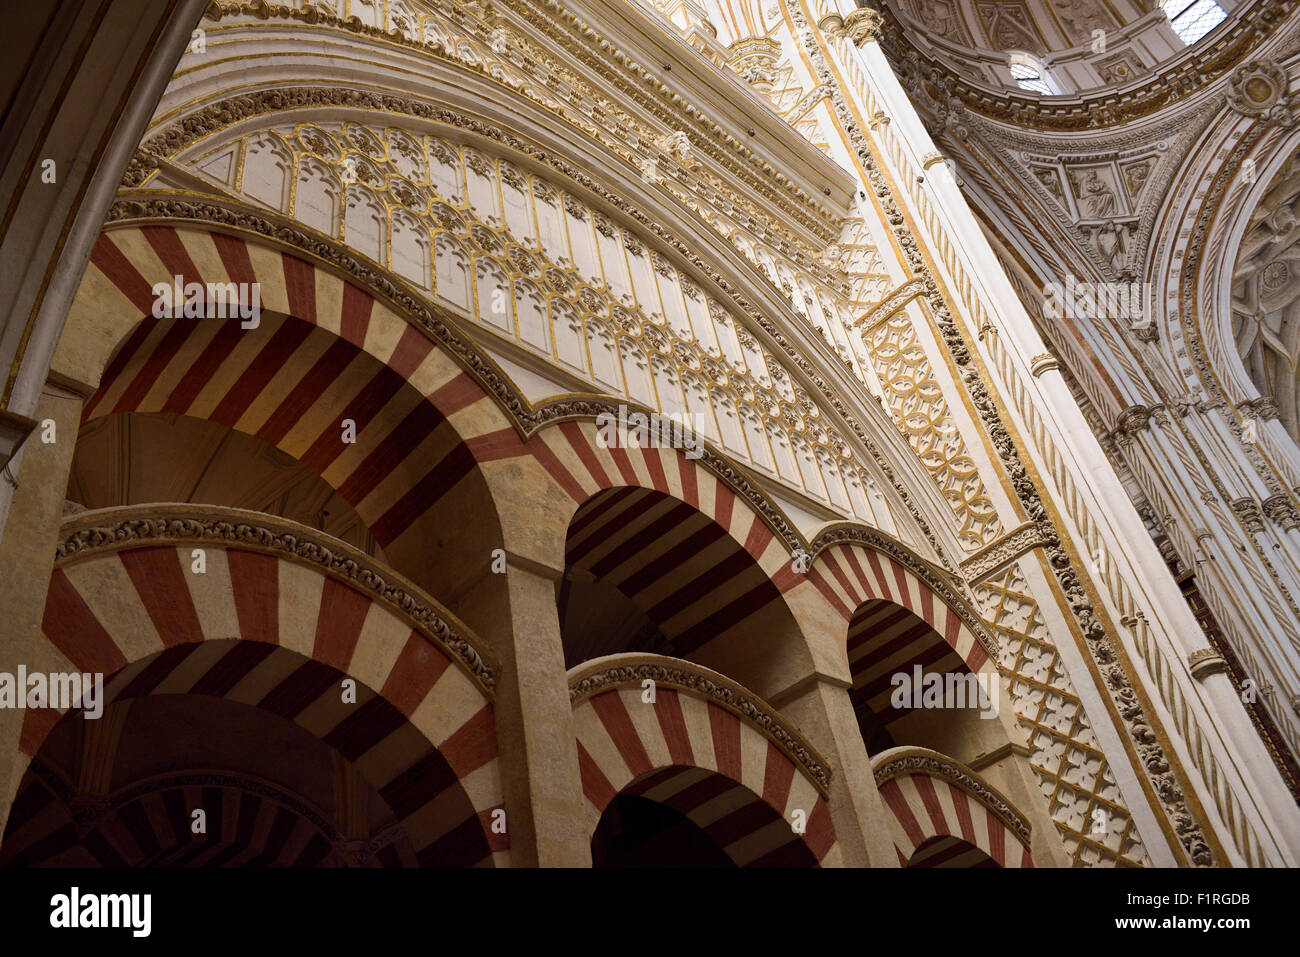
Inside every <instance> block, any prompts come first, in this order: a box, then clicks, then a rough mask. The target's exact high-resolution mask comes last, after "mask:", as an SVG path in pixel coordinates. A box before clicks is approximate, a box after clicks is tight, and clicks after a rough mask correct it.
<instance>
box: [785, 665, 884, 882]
mask: <svg viewBox="0 0 1300 957" xmlns="http://www.w3.org/2000/svg"><path fill="white" fill-rule="evenodd" d="M771 704H772V706H773V707H775V708H777V709H779V710H780V711H781V713H782V714H783V715H785V716H786V717H787V718H788V719H789V720H790V722H791V723H792V724H793V725H794V726H795V727H797V728H798V729H799V730H800V731H801V732H802V733H803V735H804V736H805V737H806V738H807V739H808V740H809V742H811V743H812V745H813V746H814V747H815V748H817V750H818V751H820V752H821V753H822V756H823V757H825V758H826V760H827V761H828V762H829V763H830V766H831V769H832V773H831V793H830V798H829V804H830V812H831V822H832V823H833V824H834V825H835V837H836V839H837V840H838V841H839V845H840V850H841V852H842V853H843V855H844V866H846V867H897V866H898V855H897V854H896V853H895V851H894V843H893V841H892V840H891V839H890V836H889V825H888V821H889V814H888V812H887V811H886V810H885V804H884V801H882V800H881V797H880V791H879V790H877V788H876V779H875V778H874V777H873V776H872V774H871V759H870V757H868V755H867V746H866V744H865V742H863V740H862V732H861V731H860V730H859V728H858V719H857V716H856V715H855V714H854V713H853V703H852V702H851V701H850V700H849V689H848V686H847V685H846V684H845V683H844V682H843V681H838V680H836V679H833V678H830V677H827V676H825V675H821V674H814V675H810V676H809V677H808V678H806V679H804V680H803V681H800V682H799V683H798V684H796V685H794V686H792V687H790V688H789V689H787V690H786V691H784V692H782V693H781V694H778V695H775V696H774V700H773V701H772V702H771Z"/></svg>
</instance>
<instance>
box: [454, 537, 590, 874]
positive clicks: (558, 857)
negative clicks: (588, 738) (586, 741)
mask: <svg viewBox="0 0 1300 957" xmlns="http://www.w3.org/2000/svg"><path fill="white" fill-rule="evenodd" d="M505 556H506V571H505V576H504V577H505V591H506V601H504V602H502V601H501V600H500V594H501V593H500V589H499V585H500V582H499V580H495V579H497V576H496V575H488V576H486V578H487V580H486V581H485V582H484V583H483V586H481V587H479V588H476V589H475V590H474V591H472V592H471V593H470V594H468V595H466V596H465V599H464V601H463V602H462V603H461V606H462V608H464V606H466V605H468V606H471V607H470V608H468V609H466V611H469V612H470V614H471V615H472V617H473V619H474V621H475V622H477V623H478V627H479V628H481V629H482V630H481V631H480V634H481V635H482V636H483V638H484V639H485V640H487V641H488V642H489V643H490V644H491V645H492V646H493V650H494V651H495V652H496V653H497V656H498V657H499V658H500V661H501V676H500V679H499V680H498V682H497V688H496V708H495V712H496V728H497V743H498V747H499V749H500V752H499V753H500V762H501V773H502V784H503V787H504V790H505V800H506V828H507V831H508V833H509V835H510V854H511V860H512V861H513V863H514V864H515V865H516V866H540V867H589V866H591V846H590V843H589V842H588V838H587V836H586V835H585V834H584V833H583V829H582V821H583V819H584V818H583V813H584V807H583V801H584V798H583V794H582V780H581V777H580V775H579V772H578V744H577V740H578V739H577V733H576V731H575V729H574V724H573V709H572V707H571V706H570V704H569V685H568V680H567V678H566V675H565V668H564V646H563V642H562V640H561V636H560V618H559V609H558V607H557V605H556V600H555V596H556V586H557V584H558V582H559V580H560V578H561V576H562V575H563V573H564V570H563V568H554V567H551V566H550V565H547V564H543V563H541V562H538V561H536V560H534V559H530V558H527V557H525V556H522V555H519V554H517V553H515V552H513V551H510V550H508V549H507V550H505ZM458 614H462V617H469V616H468V615H465V614H463V613H462V612H461V611H459V610H458Z"/></svg>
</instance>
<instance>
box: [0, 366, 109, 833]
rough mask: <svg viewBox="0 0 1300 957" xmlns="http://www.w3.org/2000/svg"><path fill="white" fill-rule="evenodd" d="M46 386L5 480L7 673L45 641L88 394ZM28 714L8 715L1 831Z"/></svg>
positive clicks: (1, 649)
mask: <svg viewBox="0 0 1300 957" xmlns="http://www.w3.org/2000/svg"><path fill="white" fill-rule="evenodd" d="M61 381H63V382H64V384H62V385H56V384H54V381H53V380H51V381H50V382H47V383H46V386H45V389H44V391H43V392H42V394H41V398H40V401H39V402H38V403H37V405H36V415H35V418H36V429H35V431H34V432H33V433H32V435H31V437H30V438H29V439H28V440H27V443H26V444H25V445H24V446H23V448H22V450H21V452H20V454H19V457H18V459H17V461H16V462H14V463H11V466H10V468H9V469H7V470H5V471H4V472H3V473H2V474H0V482H3V483H5V484H7V485H8V486H9V487H10V488H11V489H12V491H13V499H12V501H13V511H12V513H11V515H10V520H9V521H8V522H7V523H6V524H5V529H4V536H3V538H2V539H0V582H3V583H4V587H3V588H0V671H6V672H9V673H10V674H12V673H14V672H16V671H17V668H18V665H19V664H29V663H30V662H31V657H32V652H33V650H34V649H35V647H36V641H37V639H38V638H39V636H40V631H41V618H42V616H43V614H44V612H45V593H46V591H48V590H49V585H50V575H51V573H52V572H53V570H54V547H55V544H56V543H57V541H58V535H59V525H60V524H61V523H62V521H63V501H64V494H65V493H66V491H67V488H68V475H69V473H70V472H71V470H72V455H73V452H74V450H75V449H76V445H77V427H78V425H79V423H80V420H81V407H82V404H83V402H84V396H85V395H86V394H88V389H87V388H85V387H82V386H80V385H78V384H76V383H71V382H67V381H66V380H61ZM50 439H52V441H49V440H50ZM25 714H26V711H24V710H22V709H15V708H3V709H0V754H3V755H4V760H3V762H2V763H0V833H3V827H4V823H5V821H7V820H8V818H9V806H10V804H11V803H12V801H13V798H14V794H15V792H16V791H17V789H18V783H19V781H20V780H21V779H22V776H23V772H24V771H25V770H26V768H27V761H28V758H27V757H26V756H25V755H23V754H22V753H21V751H20V750H19V739H20V736H21V733H22V726H23V716H24V715H25Z"/></svg>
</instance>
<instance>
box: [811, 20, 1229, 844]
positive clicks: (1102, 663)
mask: <svg viewBox="0 0 1300 957" xmlns="http://www.w3.org/2000/svg"><path fill="white" fill-rule="evenodd" d="M788 9H789V15H790V17H791V19H792V20H793V22H794V26H795V30H796V34H797V36H798V37H799V39H800V41H801V42H802V43H803V45H804V49H805V51H806V52H807V54H808V58H809V60H810V61H811V62H812V64H813V69H814V72H815V74H816V78H817V80H818V82H830V81H831V78H832V74H831V70H830V67H829V66H828V65H827V63H826V61H825V58H824V57H823V55H822V52H821V49H820V47H819V46H818V43H817V38H816V36H815V35H814V33H813V31H812V30H811V29H810V28H809V26H808V22H807V20H806V19H805V17H804V15H803V12H802V11H801V10H800V9H799V8H798V7H795V6H791V7H789V8H788ZM831 102H832V104H833V106H834V108H835V112H836V116H837V118H838V119H839V122H840V125H841V127H842V128H843V129H844V130H845V132H846V133H847V135H848V137H849V141H850V145H851V146H852V149H853V151H854V152H855V154H856V155H857V157H858V161H859V162H860V163H861V164H862V168H863V170H864V171H865V172H866V175H867V180H868V182H869V184H870V186H871V189H872V191H873V192H874V193H875V194H876V197H877V199H878V201H879V202H880V204H881V208H882V210H883V211H884V215H885V219H886V221H887V222H888V223H889V224H890V226H891V227H892V228H893V231H894V237H895V240H896V241H897V243H898V246H899V248H900V249H901V251H902V253H903V255H904V258H905V260H906V262H907V266H908V268H909V269H910V270H911V272H912V275H914V276H915V277H917V278H918V279H919V280H921V281H922V283H923V284H924V286H925V290H926V294H925V301H926V303H927V305H928V306H929V309H930V312H931V315H932V316H933V318H934V321H935V324H936V326H937V327H938V330H939V333H940V336H941V338H942V340H943V344H944V346H945V347H946V348H947V350H948V352H949V354H950V355H951V356H952V359H953V362H955V363H956V365H957V367H958V370H959V372H958V379H959V381H960V382H961V383H962V384H963V386H964V387H965V389H966V391H967V393H968V395H969V396H970V399H971V402H972V404H973V405H974V407H975V409H976V411H977V412H978V414H979V416H980V419H981V421H982V422H983V423H984V427H985V430H986V432H987V434H988V436H989V438H990V440H991V443H992V447H993V449H994V451H995V452H996V453H997V455H998V458H999V459H1000V460H1001V462H1002V465H1003V468H1004V470H1005V474H1006V476H1007V478H1008V481H1009V483H1010V485H1011V488H1012V490H1013V492H1014V493H1015V496H1016V498H1017V499H1018V500H1019V501H1020V503H1021V504H1022V506H1023V507H1024V509H1025V513H1026V515H1027V516H1028V517H1029V519H1030V521H1032V522H1033V523H1034V524H1035V525H1036V526H1037V527H1038V529H1039V531H1040V533H1041V534H1042V536H1043V542H1044V545H1043V549H1044V553H1045V555H1046V557H1047V560H1048V565H1049V567H1050V568H1051V570H1052V573H1053V575H1054V576H1055V577H1056V579H1057V582H1058V583H1059V585H1060V587H1061V590H1062V592H1063V593H1064V596H1065V601H1066V603H1067V605H1068V606H1069V608H1070V611H1071V614H1072V615H1073V617H1074V619H1075V621H1076V622H1077V625H1078V627H1079V629H1080V631H1081V633H1082V635H1083V639H1084V642H1085V647H1086V648H1087V650H1088V653H1089V654H1090V655H1091V657H1092V659H1093V662H1094V663H1095V665H1096V667H1097V668H1098V670H1099V672H1100V673H1101V675H1102V686H1103V687H1104V688H1105V690H1106V691H1107V692H1108V693H1109V694H1110V697H1111V700H1112V703H1113V705H1114V707H1115V709H1116V711H1117V712H1118V714H1119V716H1120V718H1121V720H1122V721H1123V726H1124V730H1125V732H1126V734H1127V736H1128V738H1129V743H1130V745H1131V747H1132V748H1133V750H1134V752H1135V755H1136V762H1135V763H1136V765H1137V767H1138V768H1140V769H1141V770H1142V771H1145V773H1146V776H1147V779H1148V781H1149V782H1150V786H1151V789H1152V791H1153V792H1154V794H1155V795H1156V797H1157V799H1158V800H1159V802H1160V805H1161V809H1162V810H1163V812H1164V814H1165V816H1166V819H1167V820H1168V822H1169V824H1170V826H1171V827H1172V829H1173V832H1174V834H1175V835H1176V837H1177V839H1178V841H1179V843H1180V844H1181V845H1182V847H1183V849H1184V850H1185V852H1186V853H1187V856H1188V858H1189V859H1190V860H1191V862H1192V863H1193V864H1195V865H1197V866H1206V867H1209V866H1214V864H1215V856H1214V852H1213V851H1212V850H1211V848H1210V846H1209V844H1208V842H1207V841H1206V838H1205V834H1204V832H1203V830H1202V828H1201V825H1200V824H1199V823H1198V822H1197V821H1196V818H1195V817H1194V816H1193V815H1192V811H1191V808H1190V807H1189V805H1188V802H1187V797H1186V795H1185V794H1184V793H1183V789H1182V787H1181V785H1180V784H1179V781H1178V776H1177V774H1176V773H1175V771H1174V769H1173V767H1172V765H1171V764H1170V761H1169V758H1168V756H1167V755H1166V753H1165V749H1164V747H1163V746H1162V745H1161V743H1160V739H1159V738H1158V737H1157V735H1156V733H1155V731H1154V729H1153V728H1152V727H1151V721H1150V718H1149V717H1148V716H1147V714H1146V711H1145V709H1144V708H1143V707H1142V705H1141V703H1140V702H1139V700H1138V696H1137V692H1136V691H1135V690H1134V687H1133V677H1132V676H1131V675H1130V673H1129V670H1128V669H1127V668H1126V667H1125V666H1124V664H1123V663H1122V662H1121V658H1120V655H1119V654H1118V652H1117V651H1116V649H1115V646H1114V642H1113V639H1112V638H1111V637H1110V636H1109V635H1108V634H1107V633H1106V629H1105V627H1104V626H1103V624H1102V622H1101V619H1100V616H1099V615H1098V613H1097V610H1096V608H1095V607H1094V606H1093V603H1092V600H1091V599H1090V598H1089V596H1088V591H1087V589H1086V588H1085V587H1084V585H1083V581H1082V580H1081V578H1080V576H1079V573H1078V572H1077V571H1076V570H1075V565H1074V559H1073V558H1072V557H1071V554H1070V552H1069V550H1068V549H1066V548H1065V547H1064V545H1063V544H1062V542H1061V540H1060V537H1059V535H1058V533H1057V530H1056V527H1055V526H1054V524H1053V522H1052V519H1051V516H1050V514H1049V513H1048V511H1047V508H1046V506H1045V505H1044V504H1043V501H1042V498H1041V496H1040V494H1039V491H1038V488H1037V486H1036V485H1035V484H1034V481H1033V479H1032V478H1031V477H1030V473H1029V470H1028V469H1027V468H1026V467H1025V464H1024V462H1023V460H1022V459H1021V457H1020V452H1019V450H1018V449H1017V448H1016V444H1015V440H1014V439H1013V438H1012V437H1011V434H1010V432H1009V431H1008V430H1007V427H1006V425H1005V423H1004V422H1003V421H1002V417H1001V415H1000V413H999V412H998V409H997V403H996V402H995V401H994V398H993V396H992V395H991V394H990V392H989V389H988V386H987V384H986V383H985V382H984V380H983V379H982V378H981V376H980V374H979V371H978V369H977V368H976V366H975V364H974V360H973V357H972V356H971V354H970V349H969V348H968V347H967V345H966V342H965V340H964V338H963V336H962V333H961V329H960V328H959V326H958V324H957V321H956V320H955V319H954V317H953V315H952V312H951V310H950V309H949V308H948V304H947V302H946V301H945V300H944V297H943V295H942V293H941V292H940V290H939V286H938V283H937V282H936V281H935V279H934V277H933V275H932V274H931V273H930V269H929V266H928V265H927V264H926V262H925V256H924V255H923V254H922V252H921V249H920V246H919V244H918V243H917V240H916V238H915V237H914V236H913V235H912V234H911V231H910V229H909V228H908V226H907V218H906V217H905V216H904V215H903V212H902V210H901V209H900V208H899V205H898V201H897V199H896V198H895V197H894V195H893V193H892V191H891V189H890V187H889V184H888V182H887V180H886V179H885V175H884V173H883V172H882V171H881V169H880V167H879V166H878V164H877V163H876V159H875V156H874V154H873V153H872V150H871V144H870V142H869V140H868V139H867V137H866V136H865V135H864V134H863V132H862V130H861V129H859V127H858V125H857V122H856V120H855V119H854V116H853V112H852V110H850V108H849V106H848V103H847V102H846V100H845V98H844V95H843V93H842V92H841V91H839V90H838V89H837V90H836V91H835V93H834V94H833V95H832V100H831Z"/></svg>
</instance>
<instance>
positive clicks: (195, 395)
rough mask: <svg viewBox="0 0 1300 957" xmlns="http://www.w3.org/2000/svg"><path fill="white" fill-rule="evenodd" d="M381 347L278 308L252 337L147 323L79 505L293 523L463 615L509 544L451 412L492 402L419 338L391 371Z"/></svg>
mask: <svg viewBox="0 0 1300 957" xmlns="http://www.w3.org/2000/svg"><path fill="white" fill-rule="evenodd" d="M395 331H396V330H391V331H390V333H389V334H391V333H392V332H395ZM347 336H351V338H348V337H347ZM373 338H375V336H374V335H370V337H369V338H367V334H366V333H365V331H364V329H362V330H358V329H356V328H353V327H352V326H351V325H349V324H348V323H344V327H343V330H342V334H339V333H336V332H334V331H331V330H330V329H328V328H325V327H323V326H321V325H317V324H314V323H312V322H308V321H305V320H303V319H300V318H296V317H294V316H288V315H283V314H279V313H274V312H270V311H265V310H264V311H263V312H262V313H261V316H260V321H259V323H258V325H257V326H256V328H248V329H245V328H242V325H241V323H240V322H239V321H238V320H236V319H220V318H200V319H181V318H175V319H171V318H163V319H155V318H145V319H143V320H141V321H140V322H139V323H138V324H137V325H136V326H135V327H133V328H132V329H131V331H130V332H129V333H128V334H126V335H125V336H124V337H123V338H122V340H121V341H120V342H119V343H118V346H117V348H116V350H115V351H114V353H113V355H112V357H111V359H110V360H109V361H108V363H107V366H106V368H105V369H104V373H103V377H102V379H101V381H100V385H99V388H98V389H97V391H96V392H95V394H94V395H92V396H91V397H90V399H88V400H87V402H86V406H85V410H84V412H83V421H82V426H81V429H82V433H83V436H82V438H81V439H80V440H79V441H78V446H77V461H76V462H74V467H73V483H72V484H70V486H69V491H68V497H69V499H70V500H71V501H73V502H74V503H75V504H77V505H81V506H84V507H88V508H93V507H103V506H108V505H123V504H138V503H144V502H148V501H177V502H195V503H199V504H208V505H226V506H232V507H244V508H250V509H252V510H255V511H266V512H267V513H268V514H276V515H279V514H284V515H285V517H291V518H293V519H294V520H296V521H300V522H302V524H304V525H307V526H308V527H314V528H321V529H322V530H325V531H328V532H330V533H331V534H336V535H338V537H340V538H343V539H344V540H345V541H348V542H349V543H350V544H354V545H356V546H357V547H360V548H362V549H363V550H364V551H367V552H369V553H371V554H375V555H376V556H377V557H378V556H382V558H383V560H385V561H386V562H387V563H389V564H391V566H392V567H393V568H395V569H396V570H397V571H399V572H401V573H402V574H403V575H405V576H407V577H408V578H410V579H411V580H412V581H414V582H415V583H416V584H418V585H420V586H421V587H422V588H424V589H426V590H427V591H429V592H430V593H431V594H433V595H435V596H437V597H440V598H443V599H444V600H445V601H447V603H448V604H449V606H450V607H452V610H453V611H455V610H456V608H455V599H456V598H457V597H458V596H461V595H463V594H464V593H465V592H466V591H467V590H468V589H469V588H471V587H472V586H473V585H474V584H475V583H477V582H478V581H479V580H480V579H481V578H482V568H483V565H485V564H486V562H487V560H488V559H487V556H489V555H490V554H491V553H492V549H494V548H498V547H500V545H501V542H502V533H501V528H500V523H499V520H498V517H497V513H496V508H495V505H494V503H493V500H492V496H491V493H490V490H489V489H488V486H487V481H486V478H485V477H484V475H483V474H482V471H481V469H480V468H479V465H478V462H477V460H476V459H475V457H474V453H473V452H472V451H471V449H470V447H469V445H468V444H467V442H466V437H465V436H464V435H462V434H461V433H460V431H458V429H457V427H456V426H455V425H453V423H452V422H451V420H450V418H449V415H450V412H449V411H447V410H451V409H457V408H462V407H464V406H465V405H467V404H472V403H473V402H476V401H478V400H479V398H480V397H482V392H481V390H480V389H478V387H477V386H476V385H475V384H474V383H473V382H471V381H469V379H468V377H467V376H466V375H464V374H463V373H459V372H458V371H457V367H456V366H455V365H454V363H452V362H451V361H450V360H449V359H445V358H444V357H442V356H441V355H440V353H439V352H438V349H437V347H436V346H434V345H433V343H431V342H430V341H429V340H428V339H427V337H425V336H423V335H422V334H420V333H418V332H417V331H416V330H415V329H414V328H413V327H409V326H406V325H405V324H403V325H402V332H401V336H400V338H399V341H398V344H397V346H396V348H395V349H394V350H393V352H392V355H391V356H390V358H389V359H388V361H387V362H384V361H380V359H379V358H377V357H376V356H375V355H373V354H372V353H371V352H369V351H367V349H365V348H362V346H361V345H360V344H358V343H362V342H369V341H370V339H373ZM353 340H355V341H353ZM439 382H442V383H443V384H442V385H441V386H438V385H437V383H439ZM417 383H418V387H417ZM426 390H431V392H430V394H425V393H426ZM161 496H166V497H161ZM82 499H84V500H82ZM325 513H328V514H325ZM467 518H468V519H471V520H467ZM466 555H481V556H483V562H481V563H473V562H467V561H466V560H465V556H466ZM470 623H471V624H473V622H472V621H471V622H470Z"/></svg>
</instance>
